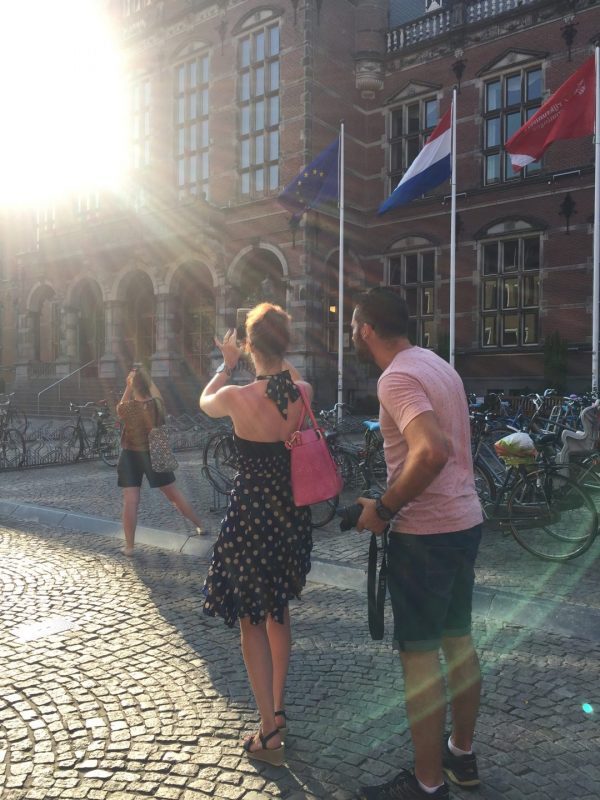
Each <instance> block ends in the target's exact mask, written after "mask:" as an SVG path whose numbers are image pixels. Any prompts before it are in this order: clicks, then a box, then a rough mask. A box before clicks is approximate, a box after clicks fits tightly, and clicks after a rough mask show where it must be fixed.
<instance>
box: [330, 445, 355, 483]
mask: <svg viewBox="0 0 600 800" xmlns="http://www.w3.org/2000/svg"><path fill="white" fill-rule="evenodd" d="M331 455H332V456H333V460H334V461H335V463H336V464H337V466H338V468H339V470H340V474H341V476H342V480H343V481H344V488H348V487H351V486H356V478H357V475H358V459H357V458H356V457H355V456H353V455H350V454H349V453H347V452H345V451H344V450H340V449H339V448H336V449H335V450H334V449H333V448H331Z"/></svg>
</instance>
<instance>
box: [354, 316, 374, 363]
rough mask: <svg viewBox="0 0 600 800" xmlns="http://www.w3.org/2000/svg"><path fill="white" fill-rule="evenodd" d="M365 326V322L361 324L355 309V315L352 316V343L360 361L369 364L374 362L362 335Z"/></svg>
mask: <svg viewBox="0 0 600 800" xmlns="http://www.w3.org/2000/svg"><path fill="white" fill-rule="evenodd" d="M364 324H365V323H364V322H360V320H359V319H358V318H357V316H356V309H355V310H354V314H352V343H353V344H354V349H355V351H356V355H357V356H358V359H359V361H367V362H368V361H373V356H372V355H371V350H370V348H369V345H368V344H367V342H366V341H365V340H364V339H363V337H362V334H361V329H362V326H363V325H364Z"/></svg>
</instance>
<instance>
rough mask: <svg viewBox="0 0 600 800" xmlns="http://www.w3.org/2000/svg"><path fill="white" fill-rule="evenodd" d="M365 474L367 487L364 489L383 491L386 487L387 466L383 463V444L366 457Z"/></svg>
mask: <svg viewBox="0 0 600 800" xmlns="http://www.w3.org/2000/svg"><path fill="white" fill-rule="evenodd" d="M366 467H367V473H368V480H369V486H367V487H366V488H367V489H369V488H372V487H373V488H375V489H379V490H381V491H382V492H383V491H385V487H386V485H387V466H386V463H385V456H384V455H383V444H382V445H381V447H377V448H376V449H375V450H372V451H371V452H370V453H369V454H368V456H367V462H366Z"/></svg>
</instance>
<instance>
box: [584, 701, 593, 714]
mask: <svg viewBox="0 0 600 800" xmlns="http://www.w3.org/2000/svg"><path fill="white" fill-rule="evenodd" d="M581 708H582V710H583V713H584V714H593V713H594V707H593V706H592V705H591V704H590V703H584V704H583V705H582V706H581Z"/></svg>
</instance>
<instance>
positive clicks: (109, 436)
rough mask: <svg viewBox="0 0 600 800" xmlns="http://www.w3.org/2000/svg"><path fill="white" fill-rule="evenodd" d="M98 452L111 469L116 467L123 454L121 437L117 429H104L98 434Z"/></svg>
mask: <svg viewBox="0 0 600 800" xmlns="http://www.w3.org/2000/svg"><path fill="white" fill-rule="evenodd" d="M96 450H97V452H98V454H99V455H100V458H101V459H102V461H104V463H105V464H108V466H109V467H116V466H117V462H118V461H119V455H120V453H121V435H120V433H119V430H118V429H117V428H116V427H115V428H102V430H100V431H99V432H98V438H97V440H96Z"/></svg>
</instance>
